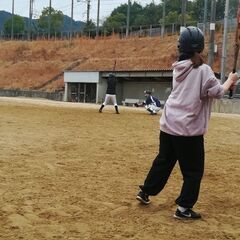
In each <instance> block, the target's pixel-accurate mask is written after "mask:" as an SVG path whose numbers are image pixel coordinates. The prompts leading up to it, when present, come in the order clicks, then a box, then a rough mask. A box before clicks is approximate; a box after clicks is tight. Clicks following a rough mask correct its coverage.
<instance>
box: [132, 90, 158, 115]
mask: <svg viewBox="0 0 240 240" xmlns="http://www.w3.org/2000/svg"><path fill="white" fill-rule="evenodd" d="M144 94H145V97H146V100H145V101H144V102H143V103H140V104H138V103H135V104H134V105H135V106H136V107H140V106H144V107H145V108H146V109H147V111H148V112H149V113H150V114H151V115H156V114H157V112H158V111H159V110H160V109H161V103H160V101H159V100H158V99H157V98H156V97H154V96H152V92H151V91H149V90H145V91H144Z"/></svg>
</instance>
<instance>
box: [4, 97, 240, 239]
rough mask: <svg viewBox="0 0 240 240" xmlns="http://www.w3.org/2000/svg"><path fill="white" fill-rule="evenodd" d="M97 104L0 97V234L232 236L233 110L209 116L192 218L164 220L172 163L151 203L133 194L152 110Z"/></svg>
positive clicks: (238, 131)
mask: <svg viewBox="0 0 240 240" xmlns="http://www.w3.org/2000/svg"><path fill="white" fill-rule="evenodd" d="M98 107H99V106H97V105H87V104H86V105H82V104H76V103H75V104H72V103H69V104H68V103H56V102H52V101H42V100H41V101H40V100H35V101H32V100H26V99H25V100H20V99H14V100H12V99H8V98H0V113H1V118H0V133H1V138H0V146H1V150H0V239H1V240H17V239H24V240H63V239H64V240H107V239H111V240H117V239H118V240H125V239H131V240H155V239H163V240H175V239H178V240H186V239H189V240H190V239H196V240H200V239H201V240H202V239H203V240H222V239H231V240H233V239H236V240H237V239H240V202H239V199H240V157H239V156H240V128H239V126H240V115H220V114H214V115H213V116H212V119H211V121H210V128H209V132H208V134H207V135H206V136H205V142H206V166H205V175H204V179H203V182H202V188H201V193H200V197H199V201H198V203H197V205H196V209H197V210H198V211H200V212H201V214H202V216H203V219H202V220H200V221H194V222H192V221H179V220H175V219H174V218H173V217H172V215H173V213H174V211H175V208H176V206H175V204H174V200H175V198H176V197H177V196H178V193H179V191H180V187H181V181H182V179H181V176H180V174H179V169H178V166H176V168H175V170H174V172H173V174H172V176H171V178H170V180H169V182H168V184H167V186H166V188H165V189H164V190H163V192H162V193H161V194H159V195H158V196H156V197H152V198H151V200H152V204H150V205H149V206H147V207H145V206H141V205H140V204H139V203H138V202H137V201H136V200H135V196H136V193H137V191H138V185H139V184H141V183H142V181H143V180H144V178H145V175H146V173H147V171H148V169H149V167H150V165H151V163H152V160H153V158H154V157H155V155H156V153H157V150H158V135H159V115H158V116H149V115H148V114H147V113H146V112H145V111H144V110H143V109H142V110H139V109H133V108H123V107H122V108H121V107H120V111H121V114H119V115H117V114H115V113H114V110H113V107H111V106H107V107H106V108H105V109H104V110H105V111H104V112H103V113H102V114H99V113H98V111H97V109H98Z"/></svg>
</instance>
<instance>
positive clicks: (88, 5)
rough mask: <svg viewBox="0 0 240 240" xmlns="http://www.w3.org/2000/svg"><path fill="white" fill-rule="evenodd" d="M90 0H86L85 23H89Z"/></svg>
mask: <svg viewBox="0 0 240 240" xmlns="http://www.w3.org/2000/svg"><path fill="white" fill-rule="evenodd" d="M90 7H91V5H90V0H87V24H88V23H89V20H90Z"/></svg>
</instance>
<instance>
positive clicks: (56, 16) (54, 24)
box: [38, 7, 64, 33]
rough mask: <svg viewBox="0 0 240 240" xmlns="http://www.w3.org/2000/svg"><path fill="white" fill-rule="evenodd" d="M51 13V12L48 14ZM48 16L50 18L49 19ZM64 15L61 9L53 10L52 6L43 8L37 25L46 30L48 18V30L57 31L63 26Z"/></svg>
mask: <svg viewBox="0 0 240 240" xmlns="http://www.w3.org/2000/svg"><path fill="white" fill-rule="evenodd" d="M50 13H51V14H50ZM49 16H50V19H49ZM63 19H64V15H63V13H62V11H58V10H55V9H54V8H49V7H46V8H43V10H42V14H41V16H40V17H39V19H38V26H39V28H40V29H42V30H43V31H46V32H47V31H48V28H49V20H50V32H51V33H55V32H59V31H60V30H61V28H62V27H63Z"/></svg>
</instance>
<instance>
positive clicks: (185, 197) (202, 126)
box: [137, 27, 238, 219]
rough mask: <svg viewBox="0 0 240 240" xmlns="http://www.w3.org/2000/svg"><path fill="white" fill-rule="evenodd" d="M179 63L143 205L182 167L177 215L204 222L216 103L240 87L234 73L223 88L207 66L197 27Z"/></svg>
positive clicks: (184, 37) (189, 31)
mask: <svg viewBox="0 0 240 240" xmlns="http://www.w3.org/2000/svg"><path fill="white" fill-rule="evenodd" d="M178 43H179V45H178V49H179V59H178V61H177V62H175V63H174V64H173V83H172V84H173V86H172V87H173V89H172V92H171V94H170V96H169V98H168V100H167V101H166V103H165V106H164V110H163V114H162V116H161V118H160V147H159V153H158V155H157V156H156V158H155V160H154V161H153V164H152V167H151V169H150V171H149V173H148V175H147V177H146V179H145V181H144V184H143V185H140V189H141V190H140V192H139V193H138V195H137V200H139V201H140V202H141V203H143V204H149V203H150V199H149V196H151V195H152V196H153V195H157V194H158V193H160V192H161V191H162V189H163V188H164V186H165V184H166V183H167V180H168V178H169V176H170V174H171V172H172V170H173V168H174V166H175V164H176V162H177V161H178V162H179V166H180V169H181V173H182V175H183V185H182V189H181V192H180V194H179V196H178V198H177V199H176V201H175V202H176V204H177V205H178V207H177V210H176V212H175V214H174V217H175V218H178V219H200V218H201V215H200V214H199V213H197V212H195V211H193V210H192V208H193V206H194V204H195V203H196V202H197V199H198V195H199V190H200V183H201V179H202V176H203V172H204V134H205V133H206V131H207V127H208V120H209V117H210V113H211V106H212V101H213V99H214V98H221V97H223V95H224V94H225V93H226V92H227V91H228V90H229V88H230V87H231V86H232V85H234V84H236V82H237V80H238V75H237V74H236V73H235V74H233V73H230V74H229V77H228V79H227V81H226V82H225V83H224V84H223V85H221V84H220V83H219V80H218V79H216V77H215V75H214V73H213V71H212V69H211V68H210V67H209V66H208V65H206V64H204V63H203V58H202V56H201V52H202V51H203V49H204V35H203V33H202V31H201V30H200V29H199V28H197V27H187V28H185V29H184V30H183V31H182V33H181V34H180V38H179V41H178Z"/></svg>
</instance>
